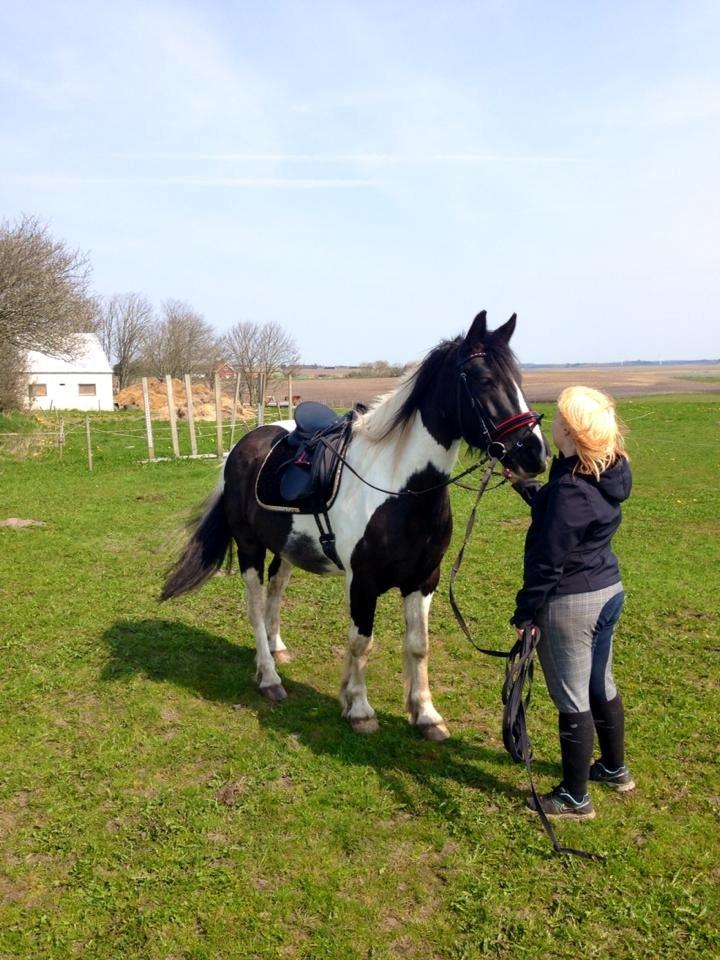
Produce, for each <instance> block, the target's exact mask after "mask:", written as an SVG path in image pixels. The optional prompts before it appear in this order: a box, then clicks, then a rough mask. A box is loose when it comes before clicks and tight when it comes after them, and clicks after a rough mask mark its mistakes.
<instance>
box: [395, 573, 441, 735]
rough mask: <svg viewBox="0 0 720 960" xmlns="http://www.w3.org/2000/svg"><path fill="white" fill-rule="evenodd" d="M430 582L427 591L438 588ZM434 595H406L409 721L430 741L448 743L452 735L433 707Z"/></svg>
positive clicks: (406, 664)
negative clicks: (430, 621) (430, 626)
mask: <svg viewBox="0 0 720 960" xmlns="http://www.w3.org/2000/svg"><path fill="white" fill-rule="evenodd" d="M434 586H437V581H435V583H434V584H433V583H432V581H428V583H427V584H425V585H424V588H425V589H427V588H429V587H432V588H434ZM432 597H433V595H432V592H427V593H426V592H424V590H415V591H413V592H412V593H409V594H406V595H405V598H404V600H405V643H404V645H403V666H404V673H405V697H406V705H407V711H408V718H409V720H410V723H411V724H413V726H416V727H417V729H418V731H419V732H420V733H421V734H422V736H423V737H424V738H425V739H426V740H446V739H447V738H448V737H449V736H450V734H449V733H448V728H447V727H446V726H445V722H444V720H443V718H442V717H441V716H440V714H439V713H438V712H437V710H436V709H435V707H434V706H433V702H432V696H431V694H430V684H429V682H428V648H429V643H428V615H429V613H430V604H431V602H432Z"/></svg>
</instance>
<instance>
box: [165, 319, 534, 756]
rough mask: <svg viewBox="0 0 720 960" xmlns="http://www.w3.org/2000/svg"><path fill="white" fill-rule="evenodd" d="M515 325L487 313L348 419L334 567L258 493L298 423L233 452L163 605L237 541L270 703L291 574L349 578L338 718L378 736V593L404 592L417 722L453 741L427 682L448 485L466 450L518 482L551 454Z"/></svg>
mask: <svg viewBox="0 0 720 960" xmlns="http://www.w3.org/2000/svg"><path fill="white" fill-rule="evenodd" d="M515 323H516V315H515V314H513V315H512V316H511V317H510V319H509V320H508V321H507V322H506V323H504V324H503V325H502V326H500V327H499V328H498V329H496V330H493V331H490V330H488V328H487V319H486V312H485V311H482V312H481V313H479V314H478V315H477V316H476V317H475V319H474V321H473V323H472V325H471V327H470V329H469V331H468V333H467V334H466V335H465V336H463V335H460V336H457V337H455V338H453V339H449V340H444V341H442V342H441V343H440V344H438V345H437V346H436V347H435V348H434V349H433V350H431V351H430V352H429V353H428V355H427V356H426V357H425V359H424V360H423V361H422V362H421V363H420V365H419V366H418V367H417V368H416V369H415V371H414V372H413V373H412V374H411V375H410V376H408V377H407V378H406V379H404V380H403V381H402V382H401V384H400V385H399V386H398V388H397V389H396V390H395V391H394V392H393V393H391V394H388V395H386V396H384V397H380V398H379V399H378V400H377V401H376V402H375V403H374V404H373V405H371V406H370V408H365V409H364V412H361V413H356V414H355V415H354V418H353V422H352V426H351V433H350V439H349V442H348V444H347V446H346V447H345V453H344V457H343V462H344V464H345V469H344V471H343V473H342V477H341V481H340V484H339V489H338V491H337V495H336V496H335V499H334V502H333V503H332V506H331V507H330V508H329V510H328V511H327V520H328V526H330V524H331V529H332V530H333V531H334V534H335V545H334V546H335V553H334V562H333V558H331V557H330V556H329V555H328V553H327V552H326V550H325V549H323V543H322V542H321V536H322V530H321V529H319V528H320V523H319V521H318V522H317V524H316V521H315V520H314V519H313V517H312V516H309V515H300V514H298V513H283V512H276V511H273V510H268V509H266V508H265V507H264V506H261V505H260V503H259V502H258V497H257V496H256V482H257V478H258V473H259V471H260V469H261V466H262V464H263V463H264V461H265V460H266V458H267V457H268V455H269V453H270V451H271V450H272V448H273V447H274V445H275V444H276V443H278V442H279V441H280V440H281V439H283V438H284V437H286V436H287V434H288V430H290V429H291V427H292V425H291V424H289V423H285V424H270V425H267V426H260V427H257V428H255V429H254V430H251V431H250V432H249V433H247V434H246V435H245V436H244V437H242V439H241V440H240V441H239V442H238V443H237V444H236V445H235V447H234V448H233V450H232V451H231V452H230V454H229V455H228V457H227V461H226V463H225V468H224V476H223V478H222V479H221V482H220V484H219V486H218V488H217V489H216V490H215V492H214V493H213V494H212V495H211V496H210V498H209V500H208V501H207V502H206V504H205V505H204V507H203V508H202V512H201V514H200V515H199V518H198V519H196V520H195V521H194V522H193V524H192V525H191V531H192V532H191V536H190V539H189V541H188V542H187V544H186V546H185V548H184V550H183V552H182V554H181V555H180V557H179V558H178V560H177V561H176V563H175V564H174V566H173V567H172V568H171V570H170V571H169V573H168V576H167V579H166V582H165V585H164V588H163V591H162V594H161V600H167V599H169V598H170V597H176V596H178V595H180V594H182V593H185V592H186V591H188V590H191V589H194V588H196V587H199V586H200V585H201V584H202V583H204V582H206V581H207V580H208V579H209V578H210V577H211V576H212V575H213V574H215V573H216V572H217V571H218V570H219V569H220V568H221V567H222V565H223V563H224V561H225V559H226V556H227V554H228V551H231V550H232V541H233V540H234V542H235V544H236V546H237V553H238V558H239V562H240V571H241V573H242V577H243V579H244V581H245V587H246V594H247V610H248V616H249V620H250V623H251V625H252V629H253V632H254V634H255V643H256V651H257V655H256V667H257V673H256V682H257V684H258V687H259V690H260V693H261V694H263V695H264V696H265V697H266V698H268V699H269V700H273V701H280V700H283V699H285V697H286V696H287V694H286V692H285V689H284V687H283V684H282V680H281V677H280V675H279V673H278V671H277V667H278V666H279V665H281V664H282V663H285V662H287V660H288V659H289V653H288V650H287V647H286V646H285V644H284V643H283V641H282V639H281V636H280V604H281V601H282V596H283V593H284V591H285V588H286V587H287V584H288V581H289V579H290V575H291V571H292V569H293V567H300V568H302V569H303V570H307V571H309V572H311V573H315V574H321V575H325V574H341V575H344V576H345V581H346V596H347V603H348V608H349V614H350V630H349V635H348V644H347V651H346V657H345V664H344V671H343V677H342V684H341V688H340V703H341V706H342V716H343V717H345V718H346V719H347V720H348V721H349V723H350V725H351V727H352V729H353V730H354V731H355V732H357V733H372V732H373V731H374V730H376V729H377V727H378V722H377V719H376V716H375V711H374V710H373V708H372V706H371V705H370V703H369V700H368V694H367V687H366V679H365V674H366V667H367V662H368V655H369V653H370V650H371V648H372V646H373V641H374V634H373V623H374V617H375V608H376V604H377V601H378V597H380V596H381V595H382V594H384V593H385V592H387V591H388V590H390V589H392V588H396V589H398V590H399V591H400V593H401V595H402V598H403V603H404V612H405V626H406V630H405V639H404V645H403V661H404V664H403V666H404V671H403V672H404V681H405V702H406V706H407V713H408V719H409V722H410V724H411V725H412V726H413V727H414V728H416V730H417V731H418V732H419V734H420V735H421V736H422V737H424V738H425V739H427V740H433V741H440V740H444V739H446V738H447V737H448V736H449V732H448V728H447V726H446V724H445V722H444V720H443V718H442V716H441V715H440V713H439V712H438V711H437V710H436V709H435V707H434V705H433V702H432V696H431V693H430V687H429V682H428V647H429V644H428V616H429V612H430V605H431V602H432V598H433V594H434V592H435V589H436V587H437V585H438V581H439V578H440V564H441V561H442V559H443V556H444V555H445V552H446V550H447V548H448V546H449V544H450V537H451V533H452V516H451V511H450V498H449V495H448V485H449V483H450V482H452V471H453V469H454V468H455V465H456V463H457V460H458V455H459V452H460V447H461V443H462V441H463V440H464V441H465V442H466V443H467V444H468V445H469V447H470V448H471V450H473V451H479V452H480V454H484V455H485V456H486V457H488V458H495V459H497V460H499V461H501V462H502V464H503V465H504V466H505V467H507V468H509V469H511V470H512V472H513V473H514V474H516V475H518V476H520V477H524V478H528V477H532V476H536V475H537V474H539V473H542V471H543V470H544V469H545V466H546V461H547V456H548V448H547V445H546V442H545V438H544V436H543V434H542V431H541V430H540V427H539V421H540V415H539V414H536V413H534V412H531V411H530V410H529V408H528V405H527V402H526V399H525V396H524V394H523V391H522V388H521V378H520V371H519V367H518V364H517V360H516V358H515V357H514V355H513V353H512V351H511V349H510V346H509V343H510V338H511V337H512V334H513V332H514V329H515ZM268 551H269V552H270V553H271V554H272V560H271V562H270V564H269V567H268V571H267V585H265V576H264V573H265V560H266V554H267V552H268Z"/></svg>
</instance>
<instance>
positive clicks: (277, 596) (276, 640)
mask: <svg viewBox="0 0 720 960" xmlns="http://www.w3.org/2000/svg"><path fill="white" fill-rule="evenodd" d="M291 573H292V564H291V563H288V561H287V560H283V559H282V558H281V557H279V556H276V557H273V560H272V563H271V564H270V567H269V568H268V586H267V599H266V601H265V631H266V633H267V638H268V644H269V646H270V653H271V654H272V655H273V657H274V658H275V663H287V662H288V660H290V654H289V653H288V651H287V647H286V646H285V644H284V643H283V642H282V639H281V637H280V604H281V603H282V598H283V594H284V593H285V588H286V587H287V585H288V581H289V580H290V574H291Z"/></svg>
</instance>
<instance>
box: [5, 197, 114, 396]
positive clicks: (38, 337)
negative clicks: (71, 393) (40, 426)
mask: <svg viewBox="0 0 720 960" xmlns="http://www.w3.org/2000/svg"><path fill="white" fill-rule="evenodd" d="M89 282H90V264H89V261H88V258H87V257H86V256H85V255H84V254H82V253H80V252H79V251H78V250H73V249H71V248H70V247H68V246H67V244H66V243H65V241H64V240H56V239H55V238H54V237H52V236H51V234H50V232H49V230H48V228H47V227H46V226H45V225H44V224H42V223H41V222H40V221H39V220H38V219H37V218H36V217H28V216H23V217H21V219H20V220H19V221H18V222H17V223H15V224H11V223H10V222H8V221H3V222H2V223H0V355H1V356H2V357H3V363H2V372H1V373H0V376H2V383H0V394H2V396H3V398H4V399H3V405H4V406H6V407H8V406H12V405H16V404H19V402H20V396H19V393H18V389H19V385H20V384H21V381H22V377H21V374H22V371H23V367H24V365H25V354H26V352H27V351H28V350H40V351H42V352H43V353H49V354H51V355H53V356H60V357H67V358H69V357H72V355H73V353H74V352H75V351H76V349H77V345H76V339H75V335H76V334H77V333H82V332H84V331H87V330H91V329H92V328H93V326H94V314H95V310H96V302H95V300H94V298H93V297H92V296H91V295H90V293H89V290H88V287H89ZM13 396H15V400H14V401H13V400H12V397H13Z"/></svg>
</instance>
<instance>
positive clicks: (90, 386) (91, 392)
mask: <svg viewBox="0 0 720 960" xmlns="http://www.w3.org/2000/svg"><path fill="white" fill-rule="evenodd" d="M79 388H80V396H81V397H94V396H95V392H96V391H95V384H94V383H81V384H79Z"/></svg>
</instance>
